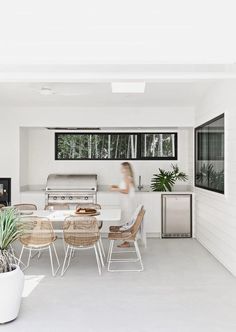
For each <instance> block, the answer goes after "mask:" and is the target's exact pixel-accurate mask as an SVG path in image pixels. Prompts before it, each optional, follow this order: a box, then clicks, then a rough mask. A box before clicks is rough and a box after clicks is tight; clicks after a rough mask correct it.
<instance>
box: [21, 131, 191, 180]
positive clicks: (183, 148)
mask: <svg viewBox="0 0 236 332" xmlns="http://www.w3.org/2000/svg"><path fill="white" fill-rule="evenodd" d="M170 130H171V129H170ZM172 130H173V129H172ZM21 132H23V133H24V134H23V135H22V140H23V143H22V144H21V151H20V155H21V157H22V159H23V158H25V162H24V167H23V168H21V179H22V181H21V183H22V184H28V185H42V184H43V185H44V184H45V182H46V179H47V176H48V174H49V173H96V174H98V182H99V183H100V184H112V183H119V182H120V163H121V162H120V161H56V160H55V158H54V156H55V141H54V137H55V136H54V131H51V130H47V129H45V128H22V129H21ZM26 137H27V139H28V144H25V138H26ZM176 162H178V164H179V166H180V168H181V170H183V171H185V172H186V173H187V174H189V175H190V178H189V182H188V183H189V184H191V183H192V171H193V163H192V129H191V128H181V129H178V161H173V163H176ZM171 163H172V161H135V162H132V164H133V166H134V170H135V175H136V181H137V182H138V176H139V175H141V176H142V182H143V184H146V185H149V184H150V180H151V177H152V175H153V174H154V173H156V172H157V171H158V167H161V168H165V169H169V168H170V165H171ZM39 165H40V167H39ZM26 174H27V180H26V179H25V176H26ZM25 180H26V181H25Z"/></svg>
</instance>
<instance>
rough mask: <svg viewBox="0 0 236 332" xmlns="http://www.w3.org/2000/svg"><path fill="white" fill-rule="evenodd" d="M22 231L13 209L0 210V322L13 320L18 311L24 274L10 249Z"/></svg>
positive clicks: (21, 225)
mask: <svg viewBox="0 0 236 332" xmlns="http://www.w3.org/2000/svg"><path fill="white" fill-rule="evenodd" d="M22 232H23V224H22V223H20V221H19V217H18V214H17V212H16V210H15V209H12V208H7V209H5V210H1V211H0V297H1V301H0V323H1V324H3V323H7V322H10V321H12V320H14V319H15V318H16V317H17V315H18V312H19V309H20V303H21V295H22V291H23V286H24V275H23V273H22V271H21V270H20V268H19V266H18V265H16V264H15V259H14V256H13V253H12V250H11V245H12V243H13V242H14V241H15V240H16V239H17V238H18V237H19V236H20V234H21V233H22Z"/></svg>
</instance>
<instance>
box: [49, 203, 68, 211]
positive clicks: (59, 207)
mask: <svg viewBox="0 0 236 332" xmlns="http://www.w3.org/2000/svg"><path fill="white" fill-rule="evenodd" d="M69 209H70V206H69V204H49V205H47V206H45V210H55V211H58V210H69Z"/></svg>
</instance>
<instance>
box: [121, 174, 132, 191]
mask: <svg viewBox="0 0 236 332" xmlns="http://www.w3.org/2000/svg"><path fill="white" fill-rule="evenodd" d="M125 185H126V188H125V189H119V192H120V193H122V194H128V193H129V188H130V185H131V179H130V178H128V177H127V178H125Z"/></svg>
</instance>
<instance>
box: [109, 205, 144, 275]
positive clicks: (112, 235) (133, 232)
mask: <svg viewBox="0 0 236 332" xmlns="http://www.w3.org/2000/svg"><path fill="white" fill-rule="evenodd" d="M144 215H145V210H144V208H143V207H142V208H141V210H140V212H139V214H138V216H137V218H136V220H135V222H134V224H133V225H132V226H131V227H130V229H127V230H124V231H123V230H121V227H119V226H111V227H110V232H109V234H108V239H109V240H110V246H109V251H108V259H107V261H108V271H109V272H126V271H130V272H133V271H138V272H140V271H143V269H144V267H143V262H142V257H141V254H140V250H139V247H138V242H137V237H138V232H139V230H140V227H141V224H142V221H143V218H144ZM115 241H129V242H133V243H134V250H121V251H113V247H114V242H115ZM127 253H135V258H114V257H113V256H114V255H116V254H118V255H121V256H122V255H123V254H127ZM116 257H117V256H116ZM113 263H118V264H119V263H138V264H139V267H138V268H135V269H115V268H112V264H113ZM113 266H114V265H113Z"/></svg>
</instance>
